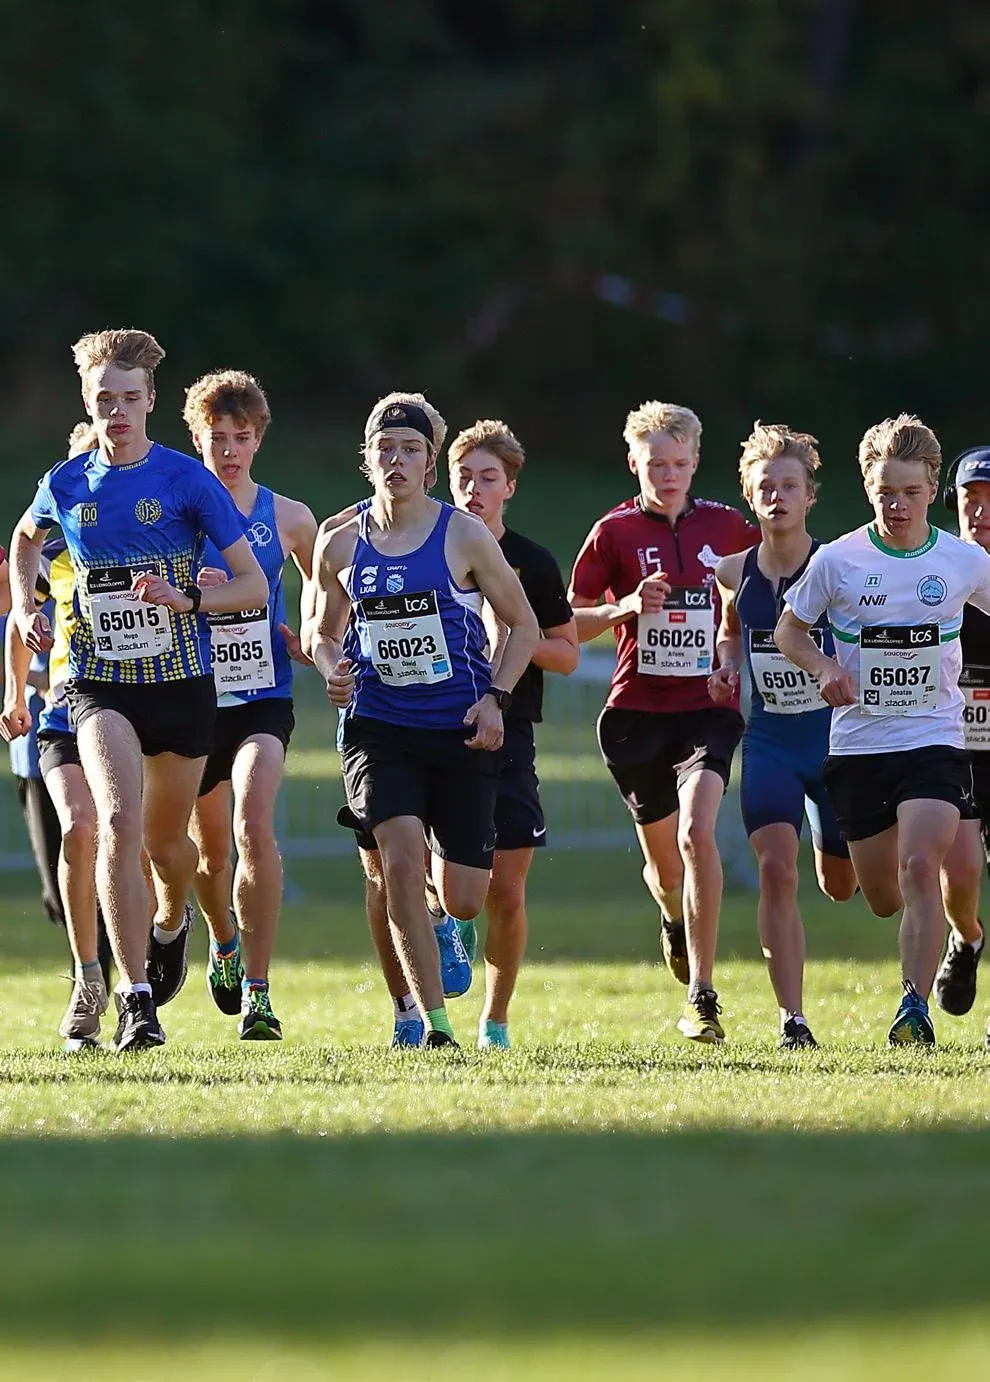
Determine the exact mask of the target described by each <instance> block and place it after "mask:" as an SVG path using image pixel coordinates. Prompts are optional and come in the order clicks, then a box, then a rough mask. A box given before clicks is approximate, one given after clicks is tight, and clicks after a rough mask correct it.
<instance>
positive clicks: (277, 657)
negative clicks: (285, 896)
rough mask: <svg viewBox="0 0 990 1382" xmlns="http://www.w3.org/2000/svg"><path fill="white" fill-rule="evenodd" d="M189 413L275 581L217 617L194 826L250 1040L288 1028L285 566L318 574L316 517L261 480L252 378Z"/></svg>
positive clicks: (218, 942)
mask: <svg viewBox="0 0 990 1382" xmlns="http://www.w3.org/2000/svg"><path fill="white" fill-rule="evenodd" d="M184 417H185V420H186V424H187V425H188V427H189V431H190V433H191V435H192V439H193V443H194V445H195V447H196V450H197V451H198V452H199V453H200V455H201V456H202V457H203V459H204V461H205V463H206V468H207V469H208V470H209V471H210V473H211V474H213V475H215V476H216V477H217V479H218V480H219V481H220V482H221V484H223V486H224V488H225V489H226V490H227V493H228V494H229V495H230V497H231V499H233V501H234V503H235V504H236V506H237V509H238V511H239V512H240V513H241V515H242V516H243V518H244V519H245V522H246V526H247V536H248V541H249V542H250V543H251V546H252V547H253V549H254V552H255V555H256V556H257V558H258V561H259V563H260V564H261V569H262V570H263V571H264V573H265V576H266V578H267V581H268V604H267V608H266V609H258V610H249V611H247V612H246V613H243V614H241V613H236V614H219V615H214V616H212V617H211V619H210V629H211V636H212V656H213V674H214V678H215V680H216V686H217V706H218V709H217V721H216V731H215V738H214V747H213V750H212V752H211V754H210V756H209V758H208V759H207V763H206V769H205V771H204V773H203V780H202V783H201V784H200V788H199V799H198V801H197V803H196V808H195V810H194V812H193V818H192V829H191V832H190V833H191V835H192V839H193V841H194V842H195V844H196V847H197V849H198V851H199V865H198V868H197V872H196V896H197V899H198V901H199V905H200V907H201V908H202V911H203V915H204V917H205V918H206V923H207V926H208V927H209V931H210V956H209V960H208V963H207V986H208V988H209V991H210V994H211V996H212V998H213V1001H214V1003H215V1004H216V1005H217V1007H218V1008H219V1009H220V1011H221V1012H223V1013H227V1014H228V1015H230V1016H234V1015H235V1014H237V1013H240V1023H239V1024H238V1033H239V1035H240V1036H241V1038H242V1040H246V1041H279V1040H281V1037H282V1027H281V1023H280V1022H279V1020H278V1018H277V1017H276V1016H275V1014H274V1012H273V1011H272V1006H271V997H270V993H269V985H268V972H269V966H270V963H271V957H272V950H273V948H274V944H275V935H276V932H277V930H278V919H279V912H280V910H281V905H282V860H281V857H280V855H279V851H278V843H277V841H276V838H275V802H276V799H277V797H278V792H279V788H280V786H281V782H282V773H283V770H284V766H285V754H286V750H287V749H288V746H289V740H290V738H291V735H292V729H293V725H294V723H295V720H294V717H293V713H292V662H291V658H290V651H289V645H288V644H287V642H286V633H288V630H287V628H286V623H285V620H286V613H285V589H284V586H283V581H282V573H283V568H284V566H285V564H286V562H287V561H288V560H289V558H290V557H291V559H292V561H293V562H294V563H295V565H296V566H297V567H298V569H299V572H300V574H301V575H302V578H303V580H304V581H306V580H308V579H309V576H310V569H311V562H312V558H313V542H314V539H315V537H316V519H315V518H314V517H313V515H312V513H311V512H310V510H309V509H308V508H307V507H306V505H305V504H301V503H299V502H298V501H296V500H295V499H286V498H285V497H284V496H283V495H281V494H275V493H273V492H272V490H270V489H266V488H265V487H264V486H263V485H259V484H258V483H257V481H256V480H255V479H254V478H253V475H252V465H253V462H254V458H255V456H256V455H257V453H258V448H259V447H260V446H261V442H262V439H263V437H264V435H265V431H266V429H267V427H268V424H269V422H270V421H271V413H270V411H269V408H268V400H267V399H266V398H265V395H264V393H263V391H262V389H261V386H260V385H259V384H258V381H257V380H256V379H254V378H252V376H251V375H249V374H244V373H243V372H242V371H239V370H224V371H220V372H218V373H214V374H207V375H204V376H203V378H202V379H198V380H197V381H196V383H195V384H193V385H192V387H191V388H190V389H189V390H188V392H187V394H186V406H185V412H184ZM204 561H205V563H206V566H207V568H214V569H215V570H216V571H217V573H218V575H219V576H220V579H221V580H222V579H225V578H226V577H227V576H229V574H230V573H229V570H228V569H227V567H226V564H225V563H224V560H223V557H222V555H221V554H220V552H219V551H218V550H217V549H216V547H215V546H214V544H213V543H211V542H207V544H206V549H205V553H204ZM204 574H205V573H201V574H200V580H201V581H203V578H204ZM292 642H293V647H297V644H296V641H295V640H294V639H293V640H292ZM232 836H233V839H234V840H236V843H237V868H236V871H235V870H234V869H233V868H232V863H231V838H232ZM231 899H233V911H232V910H231ZM242 950H243V963H242Z"/></svg>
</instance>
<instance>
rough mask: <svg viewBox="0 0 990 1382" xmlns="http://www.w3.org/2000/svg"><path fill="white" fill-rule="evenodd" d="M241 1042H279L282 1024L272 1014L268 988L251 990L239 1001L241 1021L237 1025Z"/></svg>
mask: <svg viewBox="0 0 990 1382" xmlns="http://www.w3.org/2000/svg"><path fill="white" fill-rule="evenodd" d="M237 1035H238V1036H239V1037H240V1039H241V1041H281V1040H282V1024H281V1022H279V1020H278V1018H277V1017H276V1016H275V1014H274V1013H273V1012H272V1003H271V998H270V997H269V993H268V986H267V984H266V985H265V987H264V988H251V989H248V991H247V992H246V993H245V994H244V996H243V999H242V1000H241V1020H240V1022H238V1024H237Z"/></svg>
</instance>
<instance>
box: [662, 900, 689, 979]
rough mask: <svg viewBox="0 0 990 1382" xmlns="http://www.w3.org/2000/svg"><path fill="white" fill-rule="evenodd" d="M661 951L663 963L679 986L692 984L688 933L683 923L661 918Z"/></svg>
mask: <svg viewBox="0 0 990 1382" xmlns="http://www.w3.org/2000/svg"><path fill="white" fill-rule="evenodd" d="M660 950H661V952H662V954H663V962H664V964H665V965H666V966H667V968H668V969H669V970H670V972H671V974H672V975H673V976H674V978H675V979H676V980H677V982H678V983H679V984H684V986H685V987H687V985H688V984H689V983H690V982H691V967H690V965H689V964H688V953H687V933H686V932H685V930H684V923H683V921H668V920H667V918H666V917H665V916H661V917H660Z"/></svg>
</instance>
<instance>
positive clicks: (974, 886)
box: [942, 820, 985, 945]
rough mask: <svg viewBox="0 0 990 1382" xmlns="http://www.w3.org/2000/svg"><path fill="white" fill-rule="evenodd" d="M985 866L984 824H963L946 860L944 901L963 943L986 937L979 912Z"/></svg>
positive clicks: (960, 825) (948, 915)
mask: <svg viewBox="0 0 990 1382" xmlns="http://www.w3.org/2000/svg"><path fill="white" fill-rule="evenodd" d="M984 867H985V862H984V857H983V841H982V838H981V835H980V822H979V821H978V820H976V821H960V822H959V829H958V830H957V831H956V838H955V839H954V840H953V842H952V846H951V848H950V849H949V852H948V854H946V856H945V858H944V859H943V860H942V902H943V905H944V907H945V914H946V916H947V917H948V920H949V925H950V926H951V927H952V929H953V931H955V933H956V935H957V936H958V937H959V940H960V941H962V942H965V943H966V944H969V945H973V944H976V943H977V942H979V941H980V940H982V938H983V927H982V926H981V925H980V921H979V916H978V912H979V908H980V884H981V883H982V882H983V870H984Z"/></svg>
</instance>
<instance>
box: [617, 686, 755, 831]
mask: <svg viewBox="0 0 990 1382" xmlns="http://www.w3.org/2000/svg"><path fill="white" fill-rule="evenodd" d="M743 728H744V726H743V718H742V716H741V715H740V714H739V713H738V711H736V710H726V709H722V708H721V707H720V706H713V707H712V709H711V710H675V711H672V712H671V713H670V714H663V713H661V712H657V711H653V710H623V709H622V708H621V707H619V706H606V707H605V709H604V710H603V711H602V713H601V715H599V717H598V744H599V747H600V748H601V751H602V757H603V758H604V759H605V763H606V766H607V767H608V770H609V772H610V773H611V774H612V776H613V778H614V779H615V784H616V786H617V787H618V789H619V791H620V792H621V793H622V799H623V801H624V802H625V803H626V805H627V806H628V808H629V810H630V812H631V813H632V818H633V820H634V821H635V822H636V824H637V825H652V823H653V822H654V821H662V820H663V819H664V818H665V817H667V816H669V815H671V814H672V813H673V812H674V811H676V810H677V806H678V802H677V793H678V791H679V789H680V788H681V787H682V786H683V785H684V783H685V782H686V781H687V780H688V778H689V777H692V776H693V775H694V774H695V773H700V772H701V771H702V769H705V768H707V769H708V770H709V771H710V772H713V773H718V775H719V777H720V778H721V779H722V783H723V785H724V786H726V787H727V786H728V785H729V772H730V770H731V768H732V755H733V754H734V753H735V751H736V745H737V744H738V743H739V740H740V739H741V738H742V732H743Z"/></svg>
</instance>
